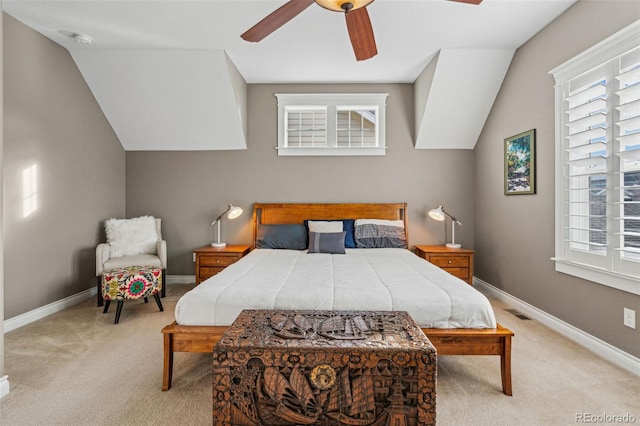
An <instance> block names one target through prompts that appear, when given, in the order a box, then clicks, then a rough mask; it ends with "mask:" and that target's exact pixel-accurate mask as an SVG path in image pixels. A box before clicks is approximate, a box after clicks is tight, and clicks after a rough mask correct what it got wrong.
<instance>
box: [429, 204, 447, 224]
mask: <svg viewBox="0 0 640 426" xmlns="http://www.w3.org/2000/svg"><path fill="white" fill-rule="evenodd" d="M429 216H430V217H431V219H435V220H437V221H440V222H442V221H443V220H444V219H445V215H444V210H443V209H442V206H438V207H436V208H435V209H431V210H429Z"/></svg>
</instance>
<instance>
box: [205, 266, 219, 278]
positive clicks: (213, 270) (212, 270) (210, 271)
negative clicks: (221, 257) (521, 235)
mask: <svg viewBox="0 0 640 426" xmlns="http://www.w3.org/2000/svg"><path fill="white" fill-rule="evenodd" d="M222 270H224V267H220V268H216V267H213V266H208V267H200V279H201V280H206V279H207V278H209V277H212V276H214V275H215V274H217V273H218V272H220V271H222Z"/></svg>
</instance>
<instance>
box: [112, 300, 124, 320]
mask: <svg viewBox="0 0 640 426" xmlns="http://www.w3.org/2000/svg"><path fill="white" fill-rule="evenodd" d="M123 304H124V301H123V300H118V308H117V309H116V320H115V322H114V324H117V323H118V321H120V313H121V312H122V305H123Z"/></svg>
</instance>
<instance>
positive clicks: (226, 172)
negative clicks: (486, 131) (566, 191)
mask: <svg viewBox="0 0 640 426" xmlns="http://www.w3.org/2000/svg"><path fill="white" fill-rule="evenodd" d="M287 92H288V93H295V92H335V93H341V92H380V93H389V97H388V99H387V135H386V137H387V145H388V146H389V149H388V152H387V155H386V156H384V157H278V155H277V151H276V150H275V146H277V131H278V129H277V103H276V98H275V96H274V94H275V93H287ZM247 103H248V144H247V145H248V149H247V150H242V151H209V152H131V151H129V152H127V215H128V216H129V217H132V216H138V215H143V214H152V215H156V216H158V217H161V218H162V219H163V235H164V237H165V239H166V240H167V245H168V251H169V259H168V263H169V265H168V273H169V274H170V275H193V274H194V269H193V268H194V265H193V262H192V257H191V252H192V250H193V249H194V248H197V247H200V246H203V245H207V244H209V243H211V241H213V229H212V228H211V227H210V226H209V223H210V222H211V221H212V219H213V218H215V216H217V215H218V214H219V213H221V212H222V209H224V208H225V207H226V204H227V202H232V203H234V204H236V205H239V206H241V207H242V208H244V209H245V214H244V215H243V216H241V217H240V218H238V219H236V220H233V221H231V220H226V221H224V222H223V223H222V239H223V240H226V241H227V242H228V243H250V242H251V239H252V233H251V211H252V210H251V209H252V204H253V203H254V202H407V203H408V205H409V210H408V217H409V239H410V241H409V243H410V245H415V244H442V243H444V242H445V224H444V223H442V222H435V221H434V220H432V219H428V218H427V215H426V211H427V209H429V208H433V207H436V206H437V205H438V204H439V203H442V204H444V205H445V207H446V208H447V209H448V210H450V211H451V212H452V213H453V214H455V215H456V216H457V217H458V218H459V219H460V221H461V222H462V223H463V226H461V227H458V228H457V229H456V241H459V242H461V243H462V244H463V245H464V246H466V247H470V248H472V247H473V236H474V230H473V216H474V194H473V185H472V184H471V182H472V181H473V167H474V166H473V162H474V154H473V151H471V150H457V151H454V150H447V151H442V150H415V149H414V148H413V129H414V123H413V117H414V114H413V85H410V84H380V85H355V86H354V85H349V86H341V85H251V86H249V90H248V102H247ZM448 229H449V228H447V233H448V232H449V231H448Z"/></svg>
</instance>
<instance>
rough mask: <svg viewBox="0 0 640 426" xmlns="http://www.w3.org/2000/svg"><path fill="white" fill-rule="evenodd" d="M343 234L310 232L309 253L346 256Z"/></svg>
mask: <svg viewBox="0 0 640 426" xmlns="http://www.w3.org/2000/svg"><path fill="white" fill-rule="evenodd" d="M345 235H346V232H345V231H342V232H309V253H330V254H345V250H344V236H345Z"/></svg>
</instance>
